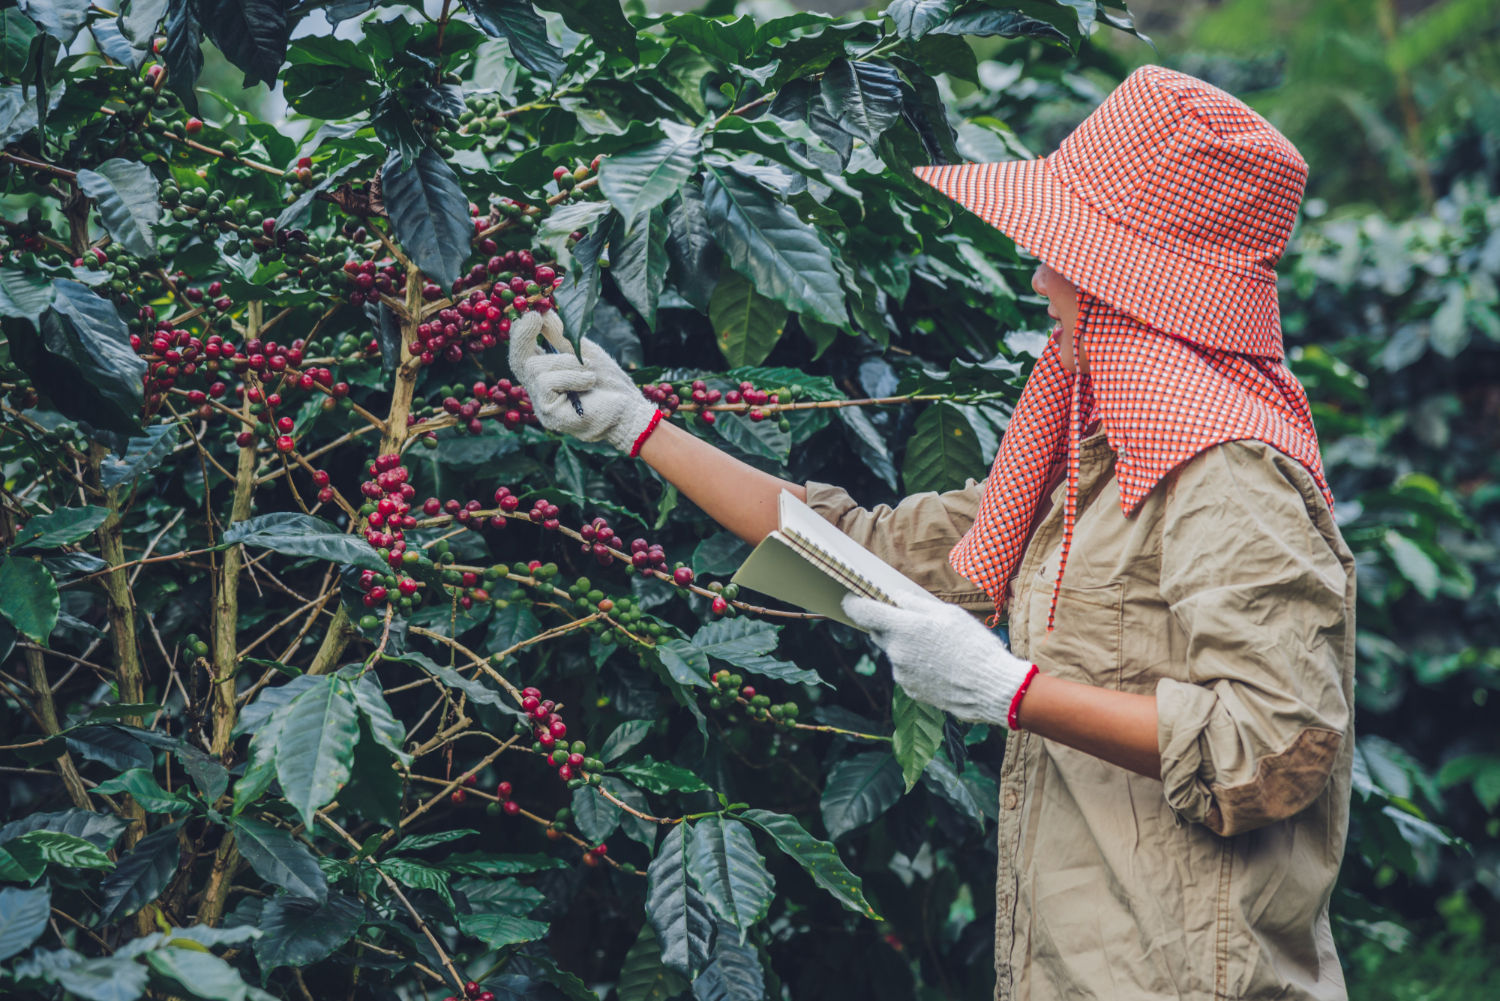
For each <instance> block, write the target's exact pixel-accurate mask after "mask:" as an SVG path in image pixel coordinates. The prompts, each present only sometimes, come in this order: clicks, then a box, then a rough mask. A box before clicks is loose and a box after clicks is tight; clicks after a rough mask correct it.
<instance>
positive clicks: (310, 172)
mask: <svg viewBox="0 0 1500 1001" xmlns="http://www.w3.org/2000/svg"><path fill="white" fill-rule="evenodd" d="M285 179H286V182H287V183H288V184H289V185H291V190H290V191H289V192H287V196H286V200H287V203H288V204H291V203H292V202H295V201H296V200H297V199H298V198H299V197H300V196H302V195H304V194H306V193H307V192H309V191H311V190H312V189H313V188H315V187H317V186H318V185H319V184H322V183H323V182H324V181H326V180H327V179H328V175H327V174H326V173H324V172H323V171H321V170H314V169H313V162H312V157H310V156H304V157H298V159H297V162H296V164H294V165H293V166H292V168H291V169H290V170H288V171H287V172H286V178H285Z"/></svg>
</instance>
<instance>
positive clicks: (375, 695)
mask: <svg viewBox="0 0 1500 1001" xmlns="http://www.w3.org/2000/svg"><path fill="white" fill-rule="evenodd" d="M340 673H341V675H342V672H340ZM356 673H357V672H356ZM349 690H350V692H351V693H353V695H354V704H355V705H357V706H358V707H359V712H360V715H361V716H363V717H364V719H365V722H367V723H368V724H369V725H370V733H371V735H372V736H373V737H374V738H375V741H376V743H378V744H379V745H380V746H381V747H383V748H385V749H386V750H387V751H389V752H391V754H392V755H394V756H395V757H396V758H398V759H399V760H400V761H401V763H402V764H410V763H411V755H410V754H407V753H406V751H405V750H403V745H404V744H405V743H406V727H404V726H402V725H401V721H400V720H398V719H397V718H396V714H395V713H393V712H392V711H391V707H390V704H389V703H388V702H386V700H385V693H384V692H383V691H382V690H381V688H380V679H379V678H377V677H376V675H375V672H374V671H370V672H368V673H363V674H358V677H357V679H356V680H353V681H352V682H350V685H349Z"/></svg>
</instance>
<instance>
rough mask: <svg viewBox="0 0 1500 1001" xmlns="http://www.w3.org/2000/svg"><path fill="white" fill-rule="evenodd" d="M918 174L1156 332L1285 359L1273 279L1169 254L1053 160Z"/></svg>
mask: <svg viewBox="0 0 1500 1001" xmlns="http://www.w3.org/2000/svg"><path fill="white" fill-rule="evenodd" d="M914 173H915V174H916V175H917V177H919V178H921V179H922V180H923V181H925V182H927V183H928V184H930V185H932V186H933V187H935V188H937V189H938V190H939V191H941V192H943V194H945V195H947V196H948V197H949V198H952V199H953V200H954V201H956V202H958V203H959V204H960V205H962V206H964V207H965V208H967V209H968V210H969V211H970V212H973V213H974V214H975V215H977V216H979V217H980V218H981V219H983V220H984V221H985V222H987V223H989V224H990V225H991V226H994V227H995V228H996V229H998V230H1000V231H1001V232H1002V233H1004V234H1005V235H1006V236H1009V237H1010V238H1011V239H1012V240H1014V241H1015V242H1016V243H1017V244H1019V245H1020V246H1022V247H1024V248H1025V249H1026V250H1027V251H1029V252H1030V253H1031V254H1033V255H1034V256H1036V257H1038V258H1040V259H1041V260H1042V261H1043V262H1045V263H1046V264H1048V265H1049V266H1051V267H1052V268H1053V269H1054V270H1056V271H1057V272H1058V273H1059V274H1061V275H1062V276H1063V277H1064V278H1067V279H1068V280H1069V281H1070V282H1072V283H1073V284H1074V285H1076V286H1078V287H1079V288H1080V289H1082V290H1083V291H1085V292H1087V293H1089V294H1090V295H1093V296H1094V297H1096V298H1098V299H1101V300H1103V301H1104V302H1106V303H1108V304H1110V305H1111V306H1114V307H1115V308H1116V309H1119V310H1121V311H1122V312H1124V313H1126V314H1128V315H1130V316H1132V317H1134V318H1135V319H1136V320H1139V321H1140V322H1141V323H1144V324H1146V325H1147V326H1149V327H1153V328H1155V329H1157V330H1160V331H1163V332H1165V333H1168V334H1172V335H1174V336H1177V337H1181V338H1183V339H1184V340H1187V341H1191V342H1193V343H1195V344H1201V345H1203V346H1204V347H1209V348H1214V349H1217V350H1224V351H1234V352H1238V353H1244V354H1254V355H1260V356H1263V357H1270V358H1280V357H1281V356H1282V346H1281V311H1280V306H1279V303H1278V301H1277V295H1276V282H1275V274H1274V272H1269V271H1266V272H1265V273H1256V270H1255V269H1251V268H1227V267H1224V266H1221V265H1219V264H1212V263H1208V262H1205V261H1202V260H1199V259H1196V258H1194V257H1191V256H1189V255H1187V254H1185V253H1182V252H1180V251H1178V250H1175V249H1173V248H1170V247H1167V246H1164V245H1163V244H1162V243H1161V242H1160V241H1158V240H1154V239H1152V238H1150V237H1148V236H1146V235H1144V234H1142V233H1140V232H1138V231H1137V230H1135V229H1132V228H1131V227H1130V226H1128V225H1126V224H1124V223H1122V222H1119V221H1117V220H1114V219H1111V218H1109V217H1107V216H1106V215H1105V214H1104V213H1102V212H1101V211H1099V210H1098V209H1097V208H1096V207H1094V206H1093V205H1091V204H1089V203H1088V202H1087V201H1085V200H1084V199H1083V198H1081V197H1079V196H1078V195H1077V194H1076V193H1074V191H1073V190H1072V189H1071V188H1070V187H1069V186H1068V185H1067V184H1066V183H1064V182H1063V181H1062V180H1061V179H1059V178H1058V176H1057V173H1056V171H1055V170H1054V169H1053V168H1052V167H1051V165H1050V164H1049V162H1048V160H1047V159H1038V160H1012V161H1007V162H1004V163H966V164H953V165H946V166H933V167H917V168H915V169H914Z"/></svg>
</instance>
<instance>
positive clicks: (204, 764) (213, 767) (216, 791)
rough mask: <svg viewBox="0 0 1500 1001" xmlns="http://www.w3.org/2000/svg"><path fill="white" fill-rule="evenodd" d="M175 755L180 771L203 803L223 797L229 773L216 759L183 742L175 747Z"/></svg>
mask: <svg viewBox="0 0 1500 1001" xmlns="http://www.w3.org/2000/svg"><path fill="white" fill-rule="evenodd" d="M175 753H176V755H177V760H178V761H179V762H180V763H181V764H182V770H183V771H185V772H187V774H188V778H190V779H192V780H193V785H194V786H196V787H197V788H198V794H199V795H200V796H202V797H203V799H204V801H205V802H208V803H213V802H215V801H217V800H218V798H219V797H220V796H222V795H224V790H225V789H227V788H228V787H229V772H228V771H227V770H226V769H225V768H224V766H223V765H222V764H220V763H219V760H218V759H217V758H214V757H211V756H209V755H208V754H207V753H205V752H203V751H200V750H198V748H196V747H194V746H193V745H192V744H189V743H187V742H185V741H184V742H183V743H181V744H179V745H178V746H177V749H176V752H175Z"/></svg>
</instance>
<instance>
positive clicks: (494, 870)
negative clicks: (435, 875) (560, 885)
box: [443, 852, 571, 876]
mask: <svg viewBox="0 0 1500 1001" xmlns="http://www.w3.org/2000/svg"><path fill="white" fill-rule="evenodd" d="M443 868H444V869H445V870H447V871H448V872H451V873H455V874H457V875H461V876H520V875H523V874H525V873H528V872H545V871H547V870H549V869H568V868H571V866H569V865H568V863H566V862H564V861H563V860H562V859H559V858H553V857H552V856H550V855H543V854H540V853H534V854H531V855H492V854H490V853H489V852H462V853H460V854H457V855H450V856H448V857H447V858H446V859H444V860H443Z"/></svg>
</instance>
